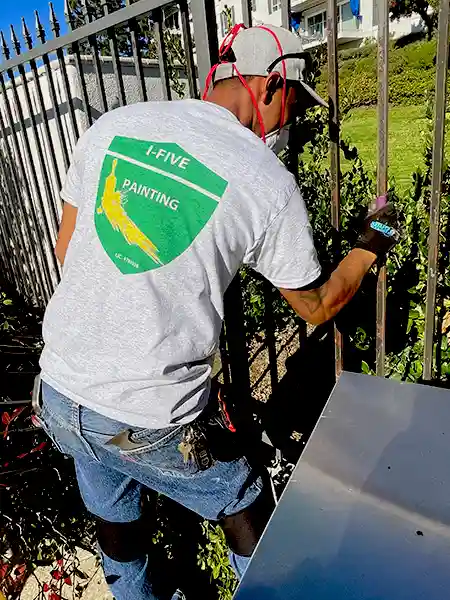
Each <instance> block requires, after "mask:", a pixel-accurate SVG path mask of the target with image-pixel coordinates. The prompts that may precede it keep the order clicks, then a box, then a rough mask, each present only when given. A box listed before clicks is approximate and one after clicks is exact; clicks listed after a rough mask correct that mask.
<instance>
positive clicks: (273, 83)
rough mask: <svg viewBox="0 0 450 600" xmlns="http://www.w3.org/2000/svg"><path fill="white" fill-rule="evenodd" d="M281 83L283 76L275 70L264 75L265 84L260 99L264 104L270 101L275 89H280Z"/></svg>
mask: <svg viewBox="0 0 450 600" xmlns="http://www.w3.org/2000/svg"><path fill="white" fill-rule="evenodd" d="M282 85H283V78H282V77H281V75H280V74H279V73H277V72H276V71H274V72H273V73H271V74H270V75H269V76H268V77H266V86H265V90H264V94H263V97H262V101H263V102H264V104H265V105H266V106H268V105H269V104H270V103H271V102H272V100H273V97H274V96H275V94H276V92H277V90H278V89H280V87H281V86H282Z"/></svg>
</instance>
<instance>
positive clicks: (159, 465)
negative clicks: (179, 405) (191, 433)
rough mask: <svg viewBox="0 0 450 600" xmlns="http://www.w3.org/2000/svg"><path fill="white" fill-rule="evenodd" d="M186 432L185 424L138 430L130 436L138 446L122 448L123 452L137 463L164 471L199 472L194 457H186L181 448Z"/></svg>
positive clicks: (173, 472) (181, 474) (175, 473)
mask: <svg viewBox="0 0 450 600" xmlns="http://www.w3.org/2000/svg"><path fill="white" fill-rule="evenodd" d="M184 432H185V426H184V425H179V426H177V427H168V428H164V429H153V430H150V429H143V430H138V431H136V432H133V433H132V434H131V435H130V438H129V439H130V441H132V442H134V443H135V444H136V448H134V449H130V450H121V454H122V455H123V456H125V457H127V458H128V459H129V460H132V461H133V462H135V463H138V464H141V465H144V466H149V467H153V468H155V469H158V470H159V471H163V472H164V473H172V474H173V475H180V476H189V475H191V474H194V473H196V472H197V467H196V466H195V464H194V462H193V460H192V458H191V457H189V458H185V457H184V456H183V454H182V452H181V450H180V444H181V443H182V442H183V438H184ZM137 444H139V446H138V445H137Z"/></svg>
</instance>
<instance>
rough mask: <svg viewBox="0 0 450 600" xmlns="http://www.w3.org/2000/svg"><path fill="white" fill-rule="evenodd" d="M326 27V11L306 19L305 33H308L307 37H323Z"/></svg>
mask: <svg viewBox="0 0 450 600" xmlns="http://www.w3.org/2000/svg"><path fill="white" fill-rule="evenodd" d="M326 26H327V11H326V10H324V11H322V12H320V13H317V14H316V15H312V16H311V17H307V18H306V31H307V32H308V35H311V36H321V37H323V36H324V35H325V29H326Z"/></svg>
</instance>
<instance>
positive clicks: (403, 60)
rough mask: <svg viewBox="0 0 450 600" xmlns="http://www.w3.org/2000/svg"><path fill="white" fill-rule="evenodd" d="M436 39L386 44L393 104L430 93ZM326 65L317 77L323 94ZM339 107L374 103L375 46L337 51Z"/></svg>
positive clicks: (420, 101) (421, 99) (410, 101)
mask: <svg viewBox="0 0 450 600" xmlns="http://www.w3.org/2000/svg"><path fill="white" fill-rule="evenodd" d="M435 54H436V40H431V41H429V42H428V41H419V42H415V43H412V44H409V45H407V46H404V47H403V48H397V47H395V44H394V42H391V44H390V52H389V102H390V103H392V104H395V105H408V104H423V103H424V102H425V101H426V100H427V98H428V97H430V95H432V94H433V93H434V86H435V73H436V68H435V64H434V60H435ZM327 76H328V75H327V69H326V68H324V69H323V71H322V73H321V76H320V78H319V81H318V90H319V92H320V93H322V94H326V89H327ZM339 85H340V105H341V110H342V111H343V112H346V111H348V110H350V109H352V108H356V107H358V106H370V105H374V104H376V103H377V94H378V83H377V46H376V44H368V45H365V46H362V47H361V48H357V49H356V50H343V51H342V52H340V54H339Z"/></svg>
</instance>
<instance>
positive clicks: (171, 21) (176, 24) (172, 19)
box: [164, 10, 180, 30]
mask: <svg viewBox="0 0 450 600" xmlns="http://www.w3.org/2000/svg"><path fill="white" fill-rule="evenodd" d="M164 25H165V26H166V27H167V29H177V30H178V29H180V21H179V18H178V10H177V11H176V12H174V13H173V14H171V15H169V16H168V17H166V18H165V19H164Z"/></svg>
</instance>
